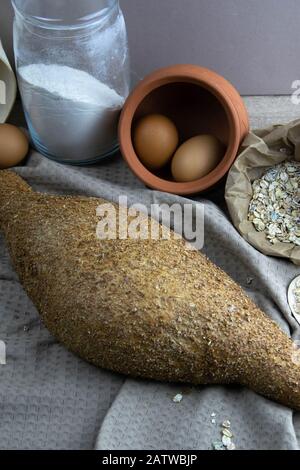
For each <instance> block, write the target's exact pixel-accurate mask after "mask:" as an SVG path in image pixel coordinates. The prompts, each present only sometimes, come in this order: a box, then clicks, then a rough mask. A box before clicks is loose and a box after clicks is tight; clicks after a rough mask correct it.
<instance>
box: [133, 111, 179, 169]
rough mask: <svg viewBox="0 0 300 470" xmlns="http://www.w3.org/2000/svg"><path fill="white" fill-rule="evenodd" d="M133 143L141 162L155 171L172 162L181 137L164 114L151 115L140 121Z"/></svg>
mask: <svg viewBox="0 0 300 470" xmlns="http://www.w3.org/2000/svg"><path fill="white" fill-rule="evenodd" d="M133 142H134V148H135V152H136V154H137V156H138V157H139V159H140V160H141V162H142V163H143V164H144V165H145V167H146V168H148V169H149V170H151V171H155V170H159V169H161V168H163V167H164V166H165V165H166V164H167V163H168V162H169V161H170V159H171V158H172V156H173V155H174V152H175V151H176V149H177V147H178V143H179V135H178V131H177V128H176V126H175V124H174V123H173V121H171V119H169V118H168V117H166V116H163V115H162V114H149V115H148V116H145V117H144V118H142V119H140V120H139V121H138V123H137V125H136V128H135V130H134V135H133Z"/></svg>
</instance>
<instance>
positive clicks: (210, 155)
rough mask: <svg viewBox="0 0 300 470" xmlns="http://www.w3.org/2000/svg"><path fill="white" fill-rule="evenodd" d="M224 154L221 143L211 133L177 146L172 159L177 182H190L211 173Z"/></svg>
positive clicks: (174, 176) (173, 173) (173, 172)
mask: <svg viewBox="0 0 300 470" xmlns="http://www.w3.org/2000/svg"><path fill="white" fill-rule="evenodd" d="M224 154H225V149H224V146H223V144H222V143H221V142H220V141H219V140H218V139H217V138H216V137H214V136H213V135H199V136H197V137H193V138H192V139H189V140H188V141H187V142H185V143H184V144H183V145H181V146H180V147H179V149H178V150H177V152H176V153H175V155H174V158H173V160H172V175H173V178H174V180H175V181H177V182H182V183H183V182H185V183H186V182H190V181H195V180H197V179H200V178H203V177H204V176H206V175H208V174H209V173H211V172H212V171H213V170H214V169H215V168H216V167H217V166H218V164H219V163H220V161H221V160H222V158H223V156H224Z"/></svg>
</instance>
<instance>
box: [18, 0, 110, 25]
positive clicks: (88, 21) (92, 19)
mask: <svg viewBox="0 0 300 470" xmlns="http://www.w3.org/2000/svg"><path fill="white" fill-rule="evenodd" d="M17 2H18V0H11V3H12V5H13V8H14V11H15V14H16V15H19V16H21V17H22V19H23V20H24V21H27V22H29V23H31V24H33V25H34V26H38V27H40V28H45V29H52V30H62V31H63V30H65V29H68V30H80V29H82V28H86V27H87V26H93V25H97V24H98V23H100V22H101V21H103V19H105V18H107V17H108V16H110V15H111V14H112V13H113V12H114V11H115V10H116V9H117V8H119V0H109V2H108V4H107V6H103V7H102V8H100V9H96V10H95V12H93V13H91V14H87V15H83V16H79V17H78V18H74V19H73V20H72V21H71V22H65V23H63V22H62V21H63V19H62V18H47V17H45V16H38V15H34V14H31V13H28V12H26V11H25V9H22V8H21V7H20V5H18V4H17Z"/></svg>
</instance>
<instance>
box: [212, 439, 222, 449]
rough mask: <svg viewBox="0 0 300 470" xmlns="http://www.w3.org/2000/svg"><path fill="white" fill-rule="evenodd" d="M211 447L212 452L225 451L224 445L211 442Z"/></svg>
mask: <svg viewBox="0 0 300 470" xmlns="http://www.w3.org/2000/svg"><path fill="white" fill-rule="evenodd" d="M212 447H213V449H214V450H225V448H224V445H223V444H222V442H219V441H216V442H213V444H212Z"/></svg>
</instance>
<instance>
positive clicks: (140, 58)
mask: <svg viewBox="0 0 300 470" xmlns="http://www.w3.org/2000/svg"><path fill="white" fill-rule="evenodd" d="M41 1H42V0H41ZM83 1H84V0H83ZM121 5H122V7H123V10H124V13H125V16H126V20H127V25H128V32H129V37H130V45H131V56H132V67H133V71H134V74H135V75H136V76H137V77H138V78H141V77H143V76H144V75H145V74H146V73H148V72H150V71H151V70H153V69H155V68H157V67H161V66H164V65H168V64H172V63H179V62H190V63H197V64H201V65H204V66H207V67H210V68H212V69H215V70H216V71H218V72H219V73H221V74H224V75H225V76H226V77H227V78H228V79H229V80H231V81H232V82H233V83H234V84H235V85H236V86H237V88H238V89H239V90H240V92H241V93H242V94H289V93H291V84H292V82H293V81H294V80H296V79H300V0H121ZM11 24H12V12H11V7H10V0H0V37H1V38H2V40H3V42H4V45H5V47H6V48H7V49H8V51H9V54H10V55H11V54H12V38H11V36H12V30H11Z"/></svg>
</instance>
